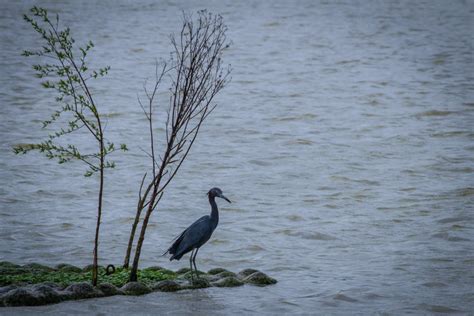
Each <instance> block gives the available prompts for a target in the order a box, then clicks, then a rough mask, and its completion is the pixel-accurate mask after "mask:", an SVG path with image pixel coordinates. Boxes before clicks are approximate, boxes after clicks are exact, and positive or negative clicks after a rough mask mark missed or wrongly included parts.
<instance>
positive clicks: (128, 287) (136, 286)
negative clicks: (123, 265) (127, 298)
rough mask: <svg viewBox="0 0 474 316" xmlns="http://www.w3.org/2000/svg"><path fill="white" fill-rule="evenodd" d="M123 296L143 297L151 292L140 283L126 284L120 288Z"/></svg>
mask: <svg viewBox="0 0 474 316" xmlns="http://www.w3.org/2000/svg"><path fill="white" fill-rule="evenodd" d="M120 290H122V291H123V292H124V293H125V295H144V294H148V293H150V292H152V290H151V289H150V288H149V287H148V286H146V285H145V284H143V283H141V282H128V283H127V284H125V285H124V286H122V287H121V288H120Z"/></svg>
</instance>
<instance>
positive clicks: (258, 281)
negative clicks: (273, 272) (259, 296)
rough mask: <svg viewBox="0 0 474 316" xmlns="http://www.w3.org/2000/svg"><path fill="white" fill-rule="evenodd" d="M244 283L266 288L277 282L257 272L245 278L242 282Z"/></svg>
mask: <svg viewBox="0 0 474 316" xmlns="http://www.w3.org/2000/svg"><path fill="white" fill-rule="evenodd" d="M243 281H244V282H245V283H250V284H253V285H258V286H266V285H271V284H275V283H277V280H275V279H274V278H271V277H269V276H268V275H266V274H265V273H263V272H260V271H257V272H255V273H252V274H251V275H249V276H247V277H246V278H245V279H244V280H243Z"/></svg>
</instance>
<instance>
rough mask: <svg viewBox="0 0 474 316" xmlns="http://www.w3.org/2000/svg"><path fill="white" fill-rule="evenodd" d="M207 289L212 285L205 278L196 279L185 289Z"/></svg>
mask: <svg viewBox="0 0 474 316" xmlns="http://www.w3.org/2000/svg"><path fill="white" fill-rule="evenodd" d="M207 287H211V283H210V282H209V281H208V280H206V279H203V278H198V279H196V278H194V281H191V282H189V285H187V286H185V287H183V288H186V289H204V288H207Z"/></svg>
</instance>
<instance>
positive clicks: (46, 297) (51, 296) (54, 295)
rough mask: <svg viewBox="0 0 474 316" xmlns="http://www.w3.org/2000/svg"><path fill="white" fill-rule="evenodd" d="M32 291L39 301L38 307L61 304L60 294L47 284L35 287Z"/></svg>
mask: <svg viewBox="0 0 474 316" xmlns="http://www.w3.org/2000/svg"><path fill="white" fill-rule="evenodd" d="M31 291H32V292H33V295H34V296H36V298H37V299H38V305H46V304H53V303H59V302H60V301H61V300H62V299H61V296H60V295H59V293H58V292H57V291H56V290H55V289H54V288H52V287H50V286H48V285H46V284H36V285H33V286H32V288H31Z"/></svg>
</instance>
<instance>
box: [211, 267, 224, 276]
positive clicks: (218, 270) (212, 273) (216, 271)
mask: <svg viewBox="0 0 474 316" xmlns="http://www.w3.org/2000/svg"><path fill="white" fill-rule="evenodd" d="M226 271H227V272H228V270H226V269H224V268H214V269H211V270H209V271H207V273H208V274H211V275H216V274H219V273H221V272H226Z"/></svg>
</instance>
